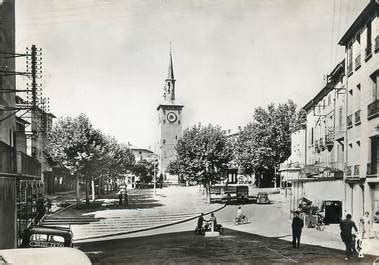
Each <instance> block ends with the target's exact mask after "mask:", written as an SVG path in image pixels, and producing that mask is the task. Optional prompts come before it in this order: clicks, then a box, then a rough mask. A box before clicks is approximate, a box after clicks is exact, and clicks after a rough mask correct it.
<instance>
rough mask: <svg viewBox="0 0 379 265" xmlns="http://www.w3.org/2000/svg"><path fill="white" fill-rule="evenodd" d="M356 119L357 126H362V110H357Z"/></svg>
mask: <svg viewBox="0 0 379 265" xmlns="http://www.w3.org/2000/svg"><path fill="white" fill-rule="evenodd" d="M354 118H355V125H359V124H361V110H357V111H356V112H355V113H354Z"/></svg>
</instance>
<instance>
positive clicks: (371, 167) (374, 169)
mask: <svg viewBox="0 0 379 265" xmlns="http://www.w3.org/2000/svg"><path fill="white" fill-rule="evenodd" d="M378 172H379V161H378V162H376V163H368V164H367V175H369V176H370V175H373V176H374V175H377V174H378Z"/></svg>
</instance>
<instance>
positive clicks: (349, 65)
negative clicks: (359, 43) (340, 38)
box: [347, 43, 353, 74]
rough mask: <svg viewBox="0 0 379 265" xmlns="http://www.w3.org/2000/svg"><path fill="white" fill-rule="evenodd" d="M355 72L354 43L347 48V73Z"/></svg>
mask: <svg viewBox="0 0 379 265" xmlns="http://www.w3.org/2000/svg"><path fill="white" fill-rule="evenodd" d="M352 72H353V49H352V43H349V45H348V46H347V73H348V74H349V73H352Z"/></svg>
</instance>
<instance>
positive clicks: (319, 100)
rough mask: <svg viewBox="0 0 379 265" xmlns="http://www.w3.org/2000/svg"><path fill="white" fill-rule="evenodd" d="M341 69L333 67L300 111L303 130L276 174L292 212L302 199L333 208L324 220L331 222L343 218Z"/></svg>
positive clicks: (298, 133) (340, 65)
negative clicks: (278, 173) (303, 125)
mask: <svg viewBox="0 0 379 265" xmlns="http://www.w3.org/2000/svg"><path fill="white" fill-rule="evenodd" d="M344 65H345V64H344V61H342V62H341V63H339V64H337V65H336V66H335V68H334V69H333V70H332V71H331V72H330V73H329V75H328V76H327V80H326V84H325V86H324V87H323V88H322V89H321V91H320V92H319V93H318V94H317V95H316V96H315V97H314V98H313V99H312V100H310V101H309V102H308V103H307V104H306V105H305V106H304V107H303V109H304V110H305V111H306V113H307V115H306V123H305V129H300V130H297V131H295V132H293V133H292V135H291V156H290V157H289V158H288V159H287V161H286V162H284V163H283V164H282V165H281V167H280V170H279V171H280V174H281V176H282V181H283V186H284V187H290V189H289V190H288V192H289V195H290V199H291V204H290V205H291V210H296V209H297V208H298V206H299V203H300V202H301V200H302V199H307V200H311V201H312V202H313V203H314V204H315V205H318V206H320V207H323V204H325V203H326V204H333V207H334V208H335V209H337V210H336V211H335V212H332V213H328V216H326V218H327V219H328V221H330V222H337V221H339V219H340V218H342V211H343V210H342V207H343V205H344V203H343V202H344V183H343V172H344V137H345V134H344V120H345V112H344V105H345V88H344V81H345V79H344V74H345V71H344V69H345V68H344ZM286 192H287V189H286ZM286 194H287V193H286Z"/></svg>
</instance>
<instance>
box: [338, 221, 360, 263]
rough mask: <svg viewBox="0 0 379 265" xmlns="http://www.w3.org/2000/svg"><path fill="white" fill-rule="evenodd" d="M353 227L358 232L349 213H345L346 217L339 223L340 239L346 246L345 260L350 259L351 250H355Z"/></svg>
mask: <svg viewBox="0 0 379 265" xmlns="http://www.w3.org/2000/svg"><path fill="white" fill-rule="evenodd" d="M353 228H354V229H355V232H358V228H357V226H356V225H355V223H354V221H353V220H351V214H347V215H346V219H344V220H342V222H341V223H340V229H341V234H340V235H341V239H342V241H343V242H344V243H345V246H346V257H345V260H348V259H350V258H351V257H352V256H353V252H354V250H355V248H354V242H353V234H352V229H353Z"/></svg>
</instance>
